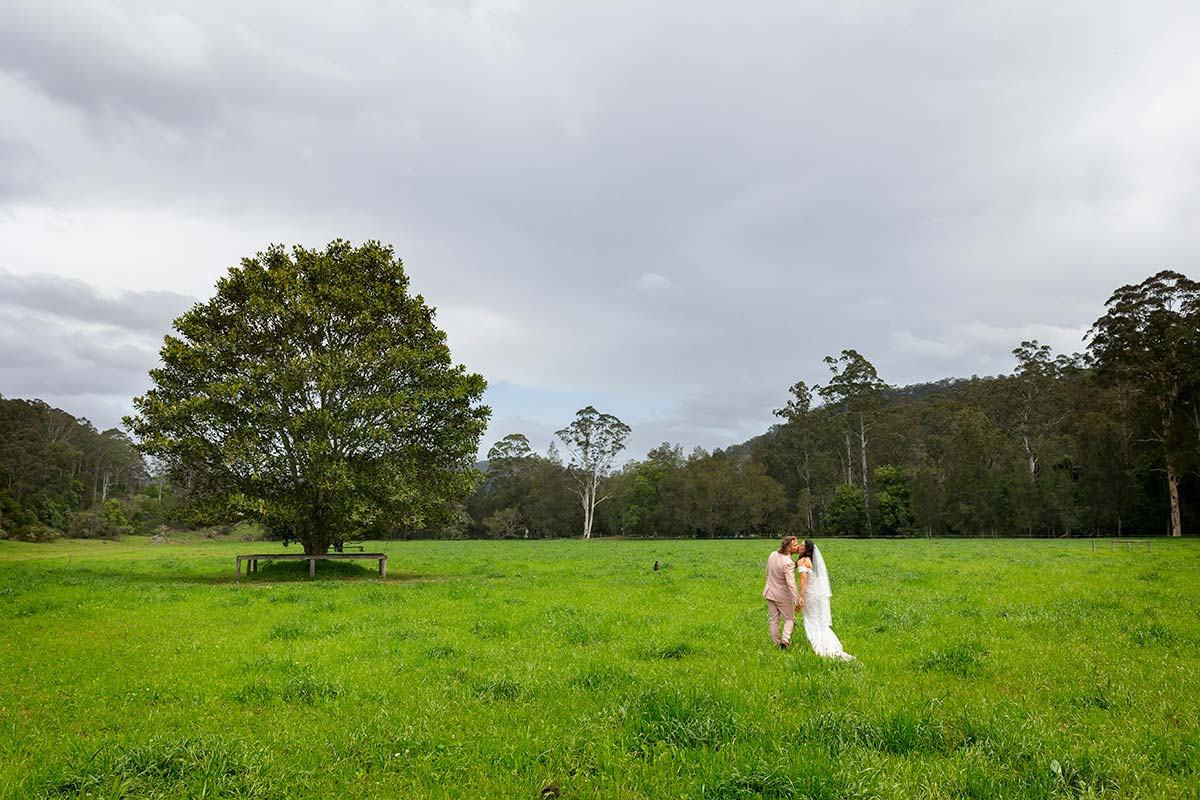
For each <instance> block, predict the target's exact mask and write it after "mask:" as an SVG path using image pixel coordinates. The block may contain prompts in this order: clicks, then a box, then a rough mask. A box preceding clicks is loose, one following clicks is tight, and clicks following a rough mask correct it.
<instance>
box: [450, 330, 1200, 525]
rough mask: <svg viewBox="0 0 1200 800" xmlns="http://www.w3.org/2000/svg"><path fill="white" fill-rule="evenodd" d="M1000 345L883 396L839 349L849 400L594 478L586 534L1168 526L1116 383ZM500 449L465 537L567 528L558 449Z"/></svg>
mask: <svg viewBox="0 0 1200 800" xmlns="http://www.w3.org/2000/svg"><path fill="white" fill-rule="evenodd" d="M1015 352H1016V356H1017V359H1018V367H1017V369H1016V371H1015V372H1013V373H1012V374H1011V375H1005V376H998V377H984V378H980V377H975V378H970V379H957V380H952V379H947V380H943V381H938V382H935V383H926V384H918V385H913V386H906V387H902V388H892V387H888V386H886V385H884V384H883V383H882V382H881V381H879V382H876V381H877V379H876V378H875V377H874V374H875V371H874V368H873V367H872V366H871V365H870V363H869V362H868V361H867V360H866V359H865V358H864V357H863V356H861V355H860V354H858V353H856V352H855V351H852V350H850V351H845V352H844V353H843V354H842V355H841V356H839V357H838V358H837V359H834V361H835V362H836V365H837V366H838V368H839V371H840V372H845V371H847V370H852V371H858V372H859V373H860V374H862V375H864V376H869V378H870V379H869V380H864V381H862V382H861V383H860V384H859V389H861V391H858V392H856V393H852V394H849V395H846V396H843V397H842V398H835V397H833V396H832V395H831V394H830V392H829V391H828V390H827V387H824V386H822V387H819V388H818V389H817V390H816V391H815V392H814V390H813V389H811V388H810V387H808V386H807V385H805V384H803V383H798V384H796V385H794V386H793V387H791V391H790V392H789V393H788V394H787V395H786V397H787V398H788V399H787V401H786V402H785V403H783V404H781V408H780V409H778V411H777V412H776V414H777V416H778V419H779V422H778V423H777V424H776V425H774V426H772V428H771V429H770V430H768V431H767V432H766V433H764V434H763V435H761V436H759V437H756V438H754V439H752V440H750V441H749V442H746V443H745V444H741V445H735V446H733V447H729V448H726V449H717V450H714V451H712V452H707V451H705V450H703V449H700V448H697V449H695V450H693V451H692V452H690V453H685V452H684V450H683V448H682V447H681V446H680V445H676V444H670V443H664V444H662V445H660V446H658V447H656V448H654V449H653V450H651V451H650V452H649V453H647V454H646V456H645V457H644V458H642V459H637V460H631V461H628V462H627V463H625V465H624V466H623V467H622V468H621V469H619V470H617V471H616V472H615V473H614V474H612V475H611V476H610V477H609V478H608V479H607V481H606V486H605V489H606V492H607V498H608V499H607V500H605V501H604V502H603V503H601V504H600V505H599V507H598V510H597V518H596V526H595V531H596V533H595V535H599V536H608V535H625V536H653V537H677V536H678V537H702V538H707V537H727V536H763V535H769V534H774V533H777V532H781V531H796V532H803V533H812V534H814V535H836V536H867V535H877V536H897V535H901V536H913V535H920V536H927V535H932V536H947V535H949V536H1031V535H1032V536H1063V535H1117V534H1132V533H1135V532H1136V533H1138V534H1155V535H1159V534H1166V533H1168V532H1169V525H1170V520H1169V499H1168V496H1167V494H1168V493H1167V485H1166V481H1165V477H1164V470H1163V466H1162V456H1161V453H1160V452H1159V449H1158V448H1156V447H1155V444H1156V442H1155V441H1154V439H1153V436H1152V435H1151V431H1150V430H1149V426H1150V420H1149V419H1147V417H1148V416H1149V415H1148V414H1147V413H1144V412H1145V410H1144V409H1139V407H1138V404H1137V403H1135V402H1134V398H1133V397H1132V395H1131V392H1130V391H1129V389H1128V388H1127V387H1124V386H1119V385H1118V386H1112V387H1108V386H1104V385H1102V383H1101V381H1099V380H1098V379H1097V376H1096V373H1095V370H1094V369H1091V368H1088V367H1087V366H1085V365H1084V364H1083V363H1082V360H1081V359H1080V358H1079V357H1074V356H1072V357H1067V356H1057V357H1056V356H1053V355H1052V354H1051V353H1050V350H1049V348H1047V347H1046V346H1044V345H1040V344H1038V343H1037V342H1026V343H1024V344H1022V346H1021V347H1019V348H1018V349H1017V350H1016V351H1015ZM822 389H825V390H826V395H827V396H829V399H828V401H827V402H821V395H820V394H817V392H820V391H821V390H822ZM782 394H784V393H783V392H781V395H782ZM1193 425H1195V422H1193ZM1194 436H1196V437H1200V426H1197V427H1196V428H1195V431H1194ZM1198 443H1200V438H1194V439H1193V442H1192V446H1191V448H1190V450H1189V452H1188V454H1187V458H1186V465H1184V466H1183V468H1182V478H1183V479H1182V480H1181V482H1180V487H1179V488H1180V495H1181V505H1182V509H1183V525H1184V528H1185V529H1187V530H1194V529H1195V526H1196V524H1197V521H1198V520H1197V519H1196V515H1197V511H1198V510H1200V473H1198V468H1200V446H1198ZM502 445H503V446H501V447H498V448H493V450H492V453H491V454H490V455H491V458H490V459H489V462H488V471H487V477H486V479H485V480H484V481H483V482H482V483H481V484H480V486H479V489H478V491H477V492H476V493H475V494H474V495H473V496H472V497H471V498H470V499H469V501H468V503H467V510H468V512H469V516H470V522H469V525H470V526H471V533H472V534H473V535H478V536H492V537H514V536H515V537H523V536H526V535H528V536H530V537H541V536H554V535H561V534H560V533H559V532H561V531H563V530H572V531H577V530H578V529H579V527H580V519H581V517H582V515H581V511H580V509H579V498H578V496H577V495H576V494H574V493H572V492H571V490H570V484H569V482H568V481H569V479H568V472H569V466H567V465H564V463H563V462H562V459H561V458H560V457H559V454H558V451H557V450H556V449H555V448H554V447H553V446H552V447H551V450H550V452H549V453H548V454H547V455H544V456H543V455H537V454H535V453H532V452H531V451H530V450H529V449H528V443H527V441H526V439H525V437H524V436H521V435H514V436H510V437H507V438H506V440H505V441H504V442H502Z"/></svg>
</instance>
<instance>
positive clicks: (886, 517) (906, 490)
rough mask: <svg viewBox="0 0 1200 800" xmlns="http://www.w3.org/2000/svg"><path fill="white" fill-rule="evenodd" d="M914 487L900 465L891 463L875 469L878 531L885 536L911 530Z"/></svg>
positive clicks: (876, 522)
mask: <svg viewBox="0 0 1200 800" xmlns="http://www.w3.org/2000/svg"><path fill="white" fill-rule="evenodd" d="M911 499H912V489H911V488H910V487H909V484H908V480H907V479H906V478H905V476H904V471H903V470H902V469H901V468H900V467H893V466H890V465H886V466H882V467H878V468H877V469H876V470H875V508H876V517H875V524H876V531H877V532H878V533H880V534H883V535H885V536H895V535H897V534H904V533H909V532H911V529H912V508H911V506H910V501H911Z"/></svg>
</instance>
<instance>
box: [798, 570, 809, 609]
mask: <svg viewBox="0 0 1200 800" xmlns="http://www.w3.org/2000/svg"><path fill="white" fill-rule="evenodd" d="M807 588H808V572H807V571H806V570H800V602H798V603H796V606H797V608H798V607H800V606H802V605H804V590H805V589H807Z"/></svg>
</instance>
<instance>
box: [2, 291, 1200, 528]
mask: <svg viewBox="0 0 1200 800" xmlns="http://www.w3.org/2000/svg"><path fill="white" fill-rule="evenodd" d="M1106 309H1107V310H1106V313H1105V314H1104V316H1102V317H1101V318H1100V319H1099V320H1097V322H1096V323H1095V325H1094V326H1093V328H1092V329H1091V331H1090V333H1089V337H1088V341H1087V345H1088V347H1087V350H1086V352H1084V353H1077V354H1056V353H1053V352H1052V351H1051V349H1050V348H1049V347H1048V346H1046V345H1043V344H1041V343H1039V342H1036V341H1026V342H1022V343H1020V345H1019V346H1018V347H1016V348H1015V349H1014V350H1013V356H1014V359H1015V363H1014V370H1013V371H1012V373H1011V374H1008V375H1001V376H995V377H983V378H981V377H972V378H969V379H944V380H941V381H937V382H934V383H924V384H917V385H913V386H905V387H900V388H897V387H894V386H891V385H889V384H888V383H887V382H886V381H885V380H884V379H883V378H881V376H880V375H879V374H878V372H877V370H876V367H875V365H874V364H872V363H871V362H870V360H869V359H868V358H867V357H866V356H864V355H863V354H861V353H859V352H857V351H856V350H852V349H846V350H843V351H841V352H840V353H838V354H836V355H830V356H828V357H827V358H825V367H826V368H827V377H826V379H825V381H824V382H823V383H820V384H818V385H814V386H810V385H808V384H806V383H804V382H797V383H794V384H792V385H791V386H790V387H786V386H785V385H783V384H782V382H781V386H780V403H779V407H778V408H777V409H775V410H774V412H775V418H776V423H775V424H774V425H772V426H771V427H770V429H769V430H767V431H765V432H764V433H763V434H762V435H760V436H758V437H755V438H754V439H751V440H750V441H748V442H745V443H743V444H740V445H735V446H733V447H728V448H724V449H717V450H714V451H712V452H708V451H705V450H703V449H700V448H697V449H695V450H692V451H691V452H685V450H684V448H683V447H682V445H679V444H673V443H663V444H662V445H660V446H658V447H655V448H654V449H652V450H651V451H650V452H648V453H647V454H646V455H645V456H644V457H641V458H634V459H630V458H629V454H628V453H627V452H626V451H625V442H626V440H627V438H628V436H629V434H630V428H629V426H628V425H626V424H625V423H624V422H622V421H621V420H619V419H617V418H616V417H615V416H613V415H610V414H604V413H601V412H600V411H598V410H596V409H595V408H592V407H590V406H589V407H587V408H585V409H582V410H580V411H579V412H578V414H577V415H576V418H575V420H574V421H571V422H570V423H569V424H567V425H566V426H565V427H564V428H563V429H562V430H560V431H558V432H557V441H558V443H560V444H561V446H562V450H560V449H559V447H558V445H557V444H553V443H552V444H551V445H550V448H549V450H548V451H547V452H546V453H544V454H539V453H535V452H534V451H533V449H532V448H531V446H530V443H529V441H528V439H527V437H526V436H525V435H523V434H521V433H512V434H509V435H508V436H505V437H504V438H503V439H502V440H500V441H499V442H498V443H497V444H496V445H495V446H494V447H492V448H491V450H490V451H489V452H488V454H487V461H486V462H485V463H484V464H482V465H480V466H481V467H482V469H481V470H480V472H479V473H478V474H477V475H476V480H475V483H474V489H473V491H471V490H470V488H469V486H470V484H469V480H470V470H465V464H464V466H463V467H458V468H457V469H458V472H457V473H455V476H452V477H453V480H455V481H458V480H459V479H460V478H461V482H462V485H463V486H464V489H463V493H458V494H455V493H447V495H446V496H447V497H453V498H457V499H451V500H446V501H444V502H443V507H442V508H441V509H440V510H439V509H431V510H429V511H428V512H426V513H424V514H423V515H414V518H416V516H420V518H422V519H424V520H425V521H426V522H427V524H426V525H425V526H424V527H421V526H418V525H412V524H399V523H391V524H389V523H388V519H387V518H384V517H381V518H380V519H379V520H376V521H375V522H374V523H372V525H370V526H362V527H361V529H360V530H358V531H355V530H352V529H350V528H349V527H344V526H340V527H337V530H335V531H333V533H332V534H330V535H331V536H333V537H334V538H333V539H330V541H334V539H336V540H337V541H339V542H340V541H341V540H342V539H343V538H355V537H356V536H371V537H385V538H386V537H395V538H408V537H490V538H544V537H557V536H578V535H581V534H582V535H583V536H584V537H585V538H588V537H591V536H618V535H620V536H631V537H689V538H692V537H695V538H715V537H729V536H768V535H776V534H778V533H780V532H785V531H786V532H796V533H803V534H812V535H828V536H1069V535H1076V536H1078V535H1084V536H1089V535H1120V534H1127V535H1128V534H1139V535H1157V534H1172V535H1180V534H1181V533H1182V532H1184V531H1188V532H1192V531H1195V530H1196V528H1197V525H1198V523H1200V284H1197V283H1195V282H1193V281H1190V280H1189V279H1187V278H1186V277H1185V276H1183V275H1180V274H1178V273H1173V272H1162V273H1159V274H1157V275H1155V276H1152V277H1150V278H1148V279H1147V280H1146V281H1143V282H1142V283H1141V284H1138V285H1133V286H1125V287H1121V288H1120V289H1118V290H1117V291H1116V292H1115V293H1114V294H1113V296H1112V298H1110V300H1109V302H1108V303H1107V304H1106ZM288 363H291V362H288ZM238 385H241V384H238ZM371 385H372V386H373V385H375V384H374V383H372V384H371ZM265 402H273V401H271V400H270V399H269V398H268V400H267V401H265ZM222 408H224V409H225V410H226V412H227V413H229V414H235V413H240V412H239V411H238V409H239V408H240V406H238V405H236V404H225V405H223V406H222ZM260 417H261V415H260ZM260 417H255V419H259V418H260ZM280 419H281V420H282V421H281V422H280V425H281V426H283V427H282V428H281V430H284V431H290V428H288V427H287V426H288V425H291V424H292V423H291V422H289V420H290V419H291V418H290V417H287V416H286V415H283V416H282V417H281V418H280ZM312 419H315V420H317V421H318V422H321V424H325V423H324V422H323V420H325V419H326V417H325V416H316V417H313V418H312ZM312 419H310V420H309V422H310V423H311V422H312ZM247 424H250V423H247ZM477 427H478V426H477ZM360 428H361V426H360ZM479 429H480V430H481V427H479ZM314 430H321V428H319V427H318V428H314ZM362 430H363V431H365V432H366V434H369V435H370V436H369V437H368V440H367V442H368V444H370V445H371V446H372V447H375V446H376V445H374V444H372V442H374V441H375V440H374V439H373V438H370V437H374V436H375V434H376V431H375V430H374V429H372V428H369V427H368V428H362ZM289 435H291V434H290V433H289ZM376 438H377V437H376ZM468 438H469V437H468ZM465 441H467V439H465V438H464V439H463V442H465ZM201 444H202V443H201ZM235 444H236V442H235ZM459 444H462V443H461V442H460V443H459ZM197 446H198V445H197ZM456 446H457V445H456ZM464 446H465V445H464ZM473 446H474V445H472V447H473ZM459 449H460V450H462V447H460V448H459ZM564 451H565V452H564ZM212 452H213V453H219V452H221V451H219V450H217V449H213V450H212ZM364 452H369V448H368V450H367V451H364ZM463 452H468V451H463ZM456 453H458V451H456ZM460 456H461V453H459V454H458V455H456V456H455V458H459V457H460ZM213 457H214V458H215V457H216V456H213ZM321 457H322V458H324V456H321ZM339 458H341V459H342V461H334V462H330V463H329V464H324V462H322V463H321V464H318V465H316V466H320V467H321V468H322V469H334V472H336V473H337V474H345V473H344V470H345V467H344V464H345V463H349V462H348V461H347V460H346V457H345V456H339ZM366 458H367V461H366V462H364V464H365V466H366V467H368V468H369V467H370V461H369V457H366ZM206 463H207V462H206ZM468 463H469V460H468ZM263 464H264V465H267V466H269V464H268V462H266V461H264V462H263ZM149 466H151V465H148V463H147V462H146V461H145V460H144V459H143V456H142V455H141V454H139V450H138V448H137V446H136V444H135V442H133V441H132V440H131V439H130V438H129V437H128V436H126V434H124V433H123V432H121V431H120V430H117V429H111V430H106V431H97V430H96V429H95V428H94V427H93V426H92V425H91V423H90V422H88V421H87V420H86V419H81V418H79V419H77V418H75V417H73V416H72V415H71V414H69V413H67V412H65V411H62V410H59V409H55V408H51V407H50V406H48V405H47V404H45V403H43V402H41V401H37V400H33V401H29V400H14V399H9V400H5V399H3V398H0V533H2V534H3V535H4V536H8V537H10V538H21V539H26V540H32V541H42V540H47V539H50V538H54V537H55V536H59V535H63V534H67V535H73V536H113V535H117V534H121V533H131V532H144V533H148V532H152V531H154V530H157V529H158V526H161V525H162V524H164V523H170V524H173V525H180V526H193V525H217V524H228V523H232V522H235V521H237V520H238V519H241V518H244V517H243V515H246V513H247V508H251V509H253V508H254V507H255V506H254V504H252V503H248V502H247V495H246V494H245V491H244V490H241V489H239V490H238V491H236V492H226V494H225V495H221V494H220V493H214V492H212V491H208V492H207V493H203V492H200V491H196V490H195V489H193V488H192V487H191V486H189V485H188V484H187V480H188V479H189V478H190V479H192V480H193V486H200V485H201V484H200V483H199V482H196V481H195V476H194V473H189V472H187V471H186V470H184V471H179V472H178V473H174V474H173V473H171V472H170V471H169V470H164V469H162V468H157V469H150V468H149ZM304 466H305V468H309V467H310V466H311V465H307V464H305V465H304ZM359 466H360V467H362V466H363V465H359ZM263 468H264V467H255V470H261V469H263ZM261 474H263V473H262V472H259V471H255V472H253V473H252V477H254V478H255V480H258V477H257V476H259V475H261ZM364 475H365V476H366V477H364V478H363V480H366V481H367V483H366V484H364V485H365V486H366V489H367V490H371V491H375V490H376V489H378V490H379V491H389V492H393V493H399V494H400V495H402V496H408V495H419V494H420V493H421V491H422V490H421V486H420V485H413V486H409V485H407V484H405V485H404V486H401V487H399V488H397V487H396V486H395V485H393V484H394V483H395V481H392V480H390V479H389V480H388V481H382V479H380V478H378V477H372V475H374V473H372V472H371V471H370V470H369V469H367V470H366V471H365V472H364ZM176 477H178V478H180V480H175V481H174V482H173V479H174V478H176ZM368 479H369V480H368ZM439 479H440V478H439ZM372 480H373V481H374V483H371V482H370V481H372ZM412 480H415V481H416V482H417V484H419V482H420V479H419V478H418V479H412ZM431 480H433V478H431ZM381 481H382V482H381ZM409 482H410V483H411V482H412V481H409ZM284 483H285V486H284V488H285V489H286V488H287V485H290V484H287V483H286V481H285V482H284ZM372 487H375V488H372ZM210 488H211V487H210ZM464 493H465V497H464ZM214 498H215V501H214ZM226 498H228V499H226ZM350 499H353V497H351V498H350ZM259 505H261V503H260V504H259ZM410 505H411V503H410ZM300 511H303V509H302V508H301V509H300ZM435 512H436V513H435ZM298 513H299V512H298ZM266 527H267V528H268V530H269V532H270V533H271V534H273V535H278V536H280V537H282V538H285V540H286V539H287V538H288V537H289V536H292V538H295V535H294V530H292V528H289V527H288V526H287V525H283V524H280V525H275V526H272V524H271V523H270V521H269V520H268V521H267V524H266ZM273 527H274V528H277V530H276V529H273ZM343 528H344V529H343ZM325 546H329V545H325Z"/></svg>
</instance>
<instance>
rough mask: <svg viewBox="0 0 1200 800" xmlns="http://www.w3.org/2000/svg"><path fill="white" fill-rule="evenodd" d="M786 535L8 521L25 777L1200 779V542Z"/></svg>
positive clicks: (8, 667)
mask: <svg viewBox="0 0 1200 800" xmlns="http://www.w3.org/2000/svg"><path fill="white" fill-rule="evenodd" d="M774 544H775V543H774V542H763V541H715V542H690V541H688V542H671V541H627V542H620V541H615V542H614V541H592V542H581V541H555V542H417V543H399V542H389V543H384V544H381V545H379V549H382V550H383V551H385V552H387V553H388V554H389V556H390V561H389V566H388V579H387V580H386V581H380V580H378V578H377V576H376V575H375V573H374V569H373V568H374V564H373V563H372V562H358V564H359V565H360V566H354V565H350V564H330V563H324V564H320V565H318V576H317V579H316V580H315V581H310V580H308V578H307V567H306V565H303V564H297V563H275V564H271V565H268V567H267V568H266V569H264V570H263V571H261V572H260V573H257V574H255V575H253V576H251V577H250V578H249V579H243V581H242V582H241V583H240V584H239V583H236V582H234V580H233V566H234V555H235V554H237V553H245V552H255V551H256V550H259V549H262V548H264V547H266V548H270V549H274V548H277V547H278V545H274V544H268V545H263V544H260V543H255V544H242V543H228V542H199V543H190V544H186V543H168V544H151V543H148V542H146V541H145V540H140V539H128V540H125V541H121V542H117V543H110V542H59V543H55V544H46V545H28V544H18V543H11V542H0V797H4V798H66V797H71V798H74V797H91V798H118V797H139V798H140V797H156V798H157V797H161V798H183V797H189V798H200V797H204V798H220V797H243V798H326V797H327V798H401V797H405V798H423V797H448V798H449V797H463V798H539V797H541V790H542V788H543V787H544V786H546V785H547V784H551V783H553V784H556V785H557V786H558V787H559V791H560V796H561V797H562V798H605V799H608V798H754V797H765V798H838V797H879V798H915V797H921V798H924V797H1014V798H1018V797H1019V798H1039V797H1100V796H1113V797H1139V798H1155V797H1161V798H1177V797H1200V721H1198V715H1200V616H1198V611H1200V542H1197V541H1190V540H1188V541H1161V540H1156V541H1155V542H1154V551H1153V552H1152V553H1149V554H1147V553H1144V552H1134V553H1126V552H1124V551H1120V552H1116V553H1113V552H1110V551H1109V550H1108V549H1107V547H1108V546H1107V544H1101V548H1102V550H1101V551H1099V552H1096V553H1093V552H1092V551H1091V545H1090V543H1089V542H1088V541H1086V540H1076V541H1069V540H1068V541H1004V540H999V541H995V540H993V541H929V540H913V541H898V542H892V541H842V540H824V541H822V551H823V553H824V555H825V558H826V561H827V562H828V563H829V567H830V570H831V572H832V574H833V577H834V587H833V588H834V598H833V613H834V630H835V631H837V633H838V635H839V636H840V637H841V639H842V642H843V644H844V645H845V647H846V649H847V650H849V651H850V652H852V653H854V654H856V655H857V656H858V658H859V661H858V662H857V663H851V664H844V663H836V662H827V661H823V660H821V659H818V658H816V657H815V656H813V655H812V654H811V653H810V652H807V651H805V650H804V649H803V648H802V647H798V648H796V649H794V650H793V651H791V652H780V651H778V650H775V649H773V648H771V647H770V646H769V644H770V643H769V640H768V639H767V634H766V608H765V604H764V603H763V601H762V600H761V598H760V591H761V589H762V583H763V578H762V575H763V565H764V563H765V560H766V557H767V554H768V553H769V552H770V551H771V549H772V548H773V546H774ZM293 551H294V548H293ZM656 559H657V560H658V561H659V562H661V564H662V569H661V571H659V572H657V573H655V572H652V571H651V565H652V564H653V562H654V561H655V560H656ZM797 641H798V642H799V643H802V642H803V636H802V635H799V636H798V639H797Z"/></svg>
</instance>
